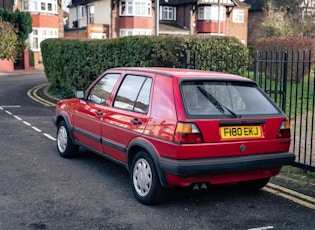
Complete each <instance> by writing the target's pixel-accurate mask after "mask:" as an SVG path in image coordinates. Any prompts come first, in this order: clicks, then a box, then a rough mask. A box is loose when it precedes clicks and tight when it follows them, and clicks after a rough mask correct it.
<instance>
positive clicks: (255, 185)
mask: <svg viewBox="0 0 315 230" xmlns="http://www.w3.org/2000/svg"><path fill="white" fill-rule="evenodd" d="M269 180H270V178H263V179H258V180H250V181H243V182H239V183H238V184H239V185H240V186H241V187H243V188H246V189H250V190H258V189H261V188H263V187H265V186H266V185H267V184H268V182H269Z"/></svg>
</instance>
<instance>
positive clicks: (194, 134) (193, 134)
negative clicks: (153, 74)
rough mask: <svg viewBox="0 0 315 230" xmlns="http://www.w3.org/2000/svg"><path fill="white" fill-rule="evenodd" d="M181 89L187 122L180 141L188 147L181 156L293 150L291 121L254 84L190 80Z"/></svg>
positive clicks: (182, 125)
mask: <svg viewBox="0 0 315 230" xmlns="http://www.w3.org/2000/svg"><path fill="white" fill-rule="evenodd" d="M180 91H181V96H182V101H183V105H184V113H185V119H182V122H179V124H178V126H177V132H176V135H175V142H177V143H181V144H186V145H185V149H184V148H183V152H182V154H181V156H180V158H183V159H187V158H208V157H224V156H240V155H250V154H263V153H275V152H284V151H288V149H289V147H290V125H289V122H288V121H287V118H286V116H285V115H284V113H283V112H282V111H281V110H280V109H279V108H278V107H277V105H276V104H275V103H274V102H273V101H272V100H271V99H270V98H269V97H268V96H267V95H266V94H265V93H264V92H263V91H262V90H261V89H260V88H259V87H258V86H257V84H256V83H255V82H253V81H249V80H244V81H240V80H233V79H232V80H209V79H207V80H204V79H199V80H198V79H191V80H183V81H181V82H180ZM192 152H194V154H193V155H192Z"/></svg>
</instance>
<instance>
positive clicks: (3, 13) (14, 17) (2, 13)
mask: <svg viewBox="0 0 315 230" xmlns="http://www.w3.org/2000/svg"><path fill="white" fill-rule="evenodd" d="M0 18H2V20H3V21H6V22H9V23H11V24H12V25H13V26H14V28H15V29H16V32H17V35H18V41H19V42H20V43H21V44H22V43H24V42H25V41H26V39H27V38H28V35H29V34H30V33H31V32H32V30H33V28H32V17H31V15H30V13H29V12H20V11H19V10H18V9H17V10H15V11H14V12H13V11H9V10H5V9H2V8H0Z"/></svg>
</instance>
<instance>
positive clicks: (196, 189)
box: [192, 184, 199, 192]
mask: <svg viewBox="0 0 315 230" xmlns="http://www.w3.org/2000/svg"><path fill="white" fill-rule="evenodd" d="M192 190H193V192H198V191H199V185H198V184H195V185H194V187H193V189H192Z"/></svg>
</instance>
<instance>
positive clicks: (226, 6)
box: [65, 0, 250, 44]
mask: <svg viewBox="0 0 315 230" xmlns="http://www.w3.org/2000/svg"><path fill="white" fill-rule="evenodd" d="M68 7H69V29H68V30H66V31H65V37H81V38H116V37H122V36H128V35H154V34H156V31H158V34H159V35H167V34H212V35H221V36H234V37H236V38H238V39H239V40H241V41H242V42H243V43H244V44H247V35H248V32H247V30H248V9H249V7H250V5H249V4H246V3H244V2H242V1H240V0H160V1H159V23H158V29H156V28H155V27H156V26H155V15H156V12H155V1H152V0H72V2H71V3H70V4H69V6H68Z"/></svg>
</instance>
